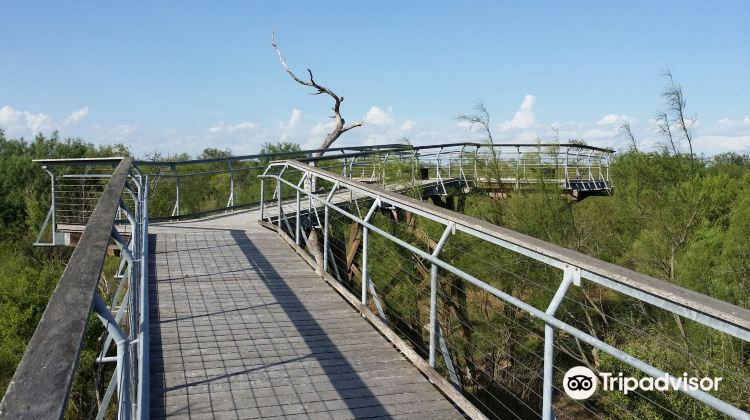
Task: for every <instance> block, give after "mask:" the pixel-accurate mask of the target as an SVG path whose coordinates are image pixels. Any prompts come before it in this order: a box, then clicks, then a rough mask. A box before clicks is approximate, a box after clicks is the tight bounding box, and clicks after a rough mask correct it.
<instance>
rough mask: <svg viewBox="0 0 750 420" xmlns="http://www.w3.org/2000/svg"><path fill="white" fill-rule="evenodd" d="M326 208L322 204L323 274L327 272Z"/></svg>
mask: <svg viewBox="0 0 750 420" xmlns="http://www.w3.org/2000/svg"><path fill="white" fill-rule="evenodd" d="M328 247H329V245H328V206H327V205H325V204H323V273H325V272H326V271H328Z"/></svg>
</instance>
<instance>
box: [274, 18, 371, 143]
mask: <svg viewBox="0 0 750 420" xmlns="http://www.w3.org/2000/svg"><path fill="white" fill-rule="evenodd" d="M271 46H272V47H273V49H274V50H275V51H276V54H277V55H278V56H279V61H280V62H281V65H282V66H283V67H284V70H286V72H287V73H288V74H289V76H290V77H291V78H292V80H294V81H295V82H297V83H299V84H301V85H304V86H309V87H312V88H315V89H316V91H315V92H313V93H311V95H320V94H321V93H325V94H326V95H328V96H330V97H331V98H333V115H332V116H331V118H332V119H333V120H334V121H335V125H334V126H333V130H331V132H330V133H328V135H327V136H326V138H325V140H323V143H322V144H321V145H320V147H319V148H320V149H327V148H329V147H330V146H331V145H332V144H333V142H335V141H336V140H337V139H338V138H339V137H340V136H341V135H342V134H344V133H346V132H347V131H349V130H351V129H352V128H356V127H361V126H362V124H364V123H363V122H362V121H359V122H356V123H354V124H349V125H346V121H345V120H344V118H343V117H342V116H341V103H342V102H344V97H343V96H338V95H336V94H335V93H334V92H333V91H332V90H331V89H329V88H327V87H325V86H323V85H320V84H318V83H317V82H316V81H315V78H314V77H313V73H312V71H311V70H310V69H307V73H308V74H309V75H310V80H304V79H302V78H300V77H298V76H297V75H296V74H294V72H293V71H292V69H290V68H289V65H287V63H286V60H285V59H284V56H283V55H282V54H281V50H279V47H278V46H277V45H276V32H275V31H272V32H271ZM322 154H323V153H322V152H318V153H317V156H321V155H322Z"/></svg>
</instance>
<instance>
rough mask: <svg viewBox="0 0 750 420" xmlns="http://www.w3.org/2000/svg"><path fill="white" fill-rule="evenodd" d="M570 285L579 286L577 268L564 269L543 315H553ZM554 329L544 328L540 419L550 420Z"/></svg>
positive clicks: (553, 368) (553, 367)
mask: <svg viewBox="0 0 750 420" xmlns="http://www.w3.org/2000/svg"><path fill="white" fill-rule="evenodd" d="M571 284H575V285H576V286H580V285H581V270H580V269H579V268H578V267H570V266H568V267H566V268H565V271H564V272H563V280H562V282H561V283H560V287H558V289H557V292H555V295H554V296H553V297H552V301H551V302H550V304H549V306H548V307H547V310H546V311H545V313H546V314H547V315H555V312H556V311H557V308H559V307H560V304H561V303H562V301H563V298H565V293H566V292H567V291H568V288H569V287H570V285H571ZM554 340H555V329H554V328H552V327H551V326H549V325H545V326H544V384H543V390H542V419H544V420H551V419H553V418H555V417H554V413H553V412H552V383H553V381H554V379H555V342H554Z"/></svg>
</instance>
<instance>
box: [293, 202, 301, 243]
mask: <svg viewBox="0 0 750 420" xmlns="http://www.w3.org/2000/svg"><path fill="white" fill-rule="evenodd" d="M300 210H301V209H300V204H299V190H298V191H297V214H296V215H295V216H294V225H295V226H294V242H295V243H296V244H297V245H299V213H300Z"/></svg>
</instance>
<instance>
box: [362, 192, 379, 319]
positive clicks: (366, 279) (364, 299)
mask: <svg viewBox="0 0 750 420" xmlns="http://www.w3.org/2000/svg"><path fill="white" fill-rule="evenodd" d="M378 206H380V198H376V199H375V202H374V203H372V207H370V210H369V211H368V212H367V215H366V216H365V218H364V221H365V222H368V223H369V222H370V218H371V217H372V215H373V214H375V209H377V208H378ZM368 231H369V229H367V226H362V305H363V306H366V305H367V286H368V284H367V283H368V282H369V280H370V279H369V276H368V274H367V232H368Z"/></svg>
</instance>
